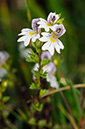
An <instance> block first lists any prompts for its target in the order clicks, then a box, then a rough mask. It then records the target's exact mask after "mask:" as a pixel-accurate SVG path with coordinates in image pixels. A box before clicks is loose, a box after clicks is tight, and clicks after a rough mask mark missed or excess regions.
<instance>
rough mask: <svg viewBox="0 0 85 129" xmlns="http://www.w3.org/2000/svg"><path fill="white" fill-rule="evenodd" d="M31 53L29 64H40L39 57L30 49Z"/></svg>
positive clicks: (28, 59)
mask: <svg viewBox="0 0 85 129" xmlns="http://www.w3.org/2000/svg"><path fill="white" fill-rule="evenodd" d="M30 51H31V53H28V54H29V56H30V57H29V58H27V59H26V61H27V62H34V63H38V62H39V57H38V55H37V54H36V53H35V52H34V51H33V50H32V49H30Z"/></svg>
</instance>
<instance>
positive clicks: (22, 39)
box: [17, 36, 26, 42]
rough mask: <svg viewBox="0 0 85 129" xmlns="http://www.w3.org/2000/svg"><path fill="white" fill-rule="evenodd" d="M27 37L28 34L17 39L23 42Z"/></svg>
mask: <svg viewBox="0 0 85 129" xmlns="http://www.w3.org/2000/svg"><path fill="white" fill-rule="evenodd" d="M25 39H26V36H22V37H20V38H19V39H18V40H17V42H22V41H24V40H25Z"/></svg>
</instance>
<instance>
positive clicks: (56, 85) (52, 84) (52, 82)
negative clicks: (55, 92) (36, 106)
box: [46, 74, 59, 89]
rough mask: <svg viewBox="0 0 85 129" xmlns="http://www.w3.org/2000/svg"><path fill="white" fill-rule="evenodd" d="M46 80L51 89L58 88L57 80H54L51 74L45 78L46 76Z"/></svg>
mask: <svg viewBox="0 0 85 129" xmlns="http://www.w3.org/2000/svg"><path fill="white" fill-rule="evenodd" d="M46 80H47V82H50V86H51V87H52V88H56V89H57V88H58V87H59V84H58V82H57V80H56V77H55V76H53V75H52V74H50V75H49V74H48V75H47V76H46Z"/></svg>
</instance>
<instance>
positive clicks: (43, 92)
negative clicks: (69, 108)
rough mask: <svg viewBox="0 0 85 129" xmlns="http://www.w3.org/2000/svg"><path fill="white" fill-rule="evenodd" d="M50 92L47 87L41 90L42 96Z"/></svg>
mask: <svg viewBox="0 0 85 129" xmlns="http://www.w3.org/2000/svg"><path fill="white" fill-rule="evenodd" d="M47 93H48V90H46V89H44V90H43V89H41V90H40V97H42V96H43V95H45V94H47Z"/></svg>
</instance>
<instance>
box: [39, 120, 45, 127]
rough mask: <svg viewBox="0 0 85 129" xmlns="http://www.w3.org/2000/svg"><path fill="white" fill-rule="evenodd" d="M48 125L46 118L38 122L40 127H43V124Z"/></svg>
mask: <svg viewBox="0 0 85 129" xmlns="http://www.w3.org/2000/svg"><path fill="white" fill-rule="evenodd" d="M45 125H46V121H45V120H40V121H39V122H38V126H39V127H40V128H42V127H43V126H45Z"/></svg>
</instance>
